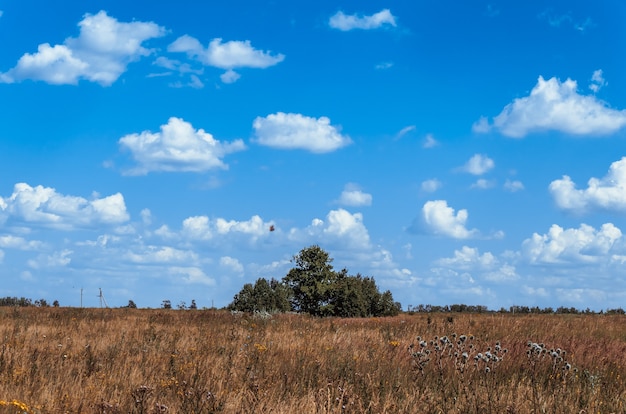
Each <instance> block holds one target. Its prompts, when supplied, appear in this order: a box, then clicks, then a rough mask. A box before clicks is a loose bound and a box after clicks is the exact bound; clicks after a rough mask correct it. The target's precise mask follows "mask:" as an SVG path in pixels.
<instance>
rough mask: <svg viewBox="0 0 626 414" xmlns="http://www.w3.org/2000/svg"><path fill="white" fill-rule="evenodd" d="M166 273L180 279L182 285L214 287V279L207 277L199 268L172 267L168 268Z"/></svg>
mask: <svg viewBox="0 0 626 414" xmlns="http://www.w3.org/2000/svg"><path fill="white" fill-rule="evenodd" d="M168 273H169V274H170V275H172V276H176V277H182V281H183V282H184V283H188V284H200V285H207V286H213V285H215V279H213V278H211V277H209V276H207V275H206V274H205V273H204V271H203V270H202V269H200V268H199V267H193V266H172V267H170V268H168Z"/></svg>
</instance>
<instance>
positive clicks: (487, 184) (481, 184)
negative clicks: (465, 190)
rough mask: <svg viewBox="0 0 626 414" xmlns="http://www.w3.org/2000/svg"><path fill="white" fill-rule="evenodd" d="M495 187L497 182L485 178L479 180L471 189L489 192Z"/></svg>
mask: <svg viewBox="0 0 626 414" xmlns="http://www.w3.org/2000/svg"><path fill="white" fill-rule="evenodd" d="M495 185H496V182H495V181H494V180H485V179H484V178H479V179H478V180H476V182H475V183H474V184H472V185H471V186H470V188H476V189H478V190H488V189H490V188H493V187H495Z"/></svg>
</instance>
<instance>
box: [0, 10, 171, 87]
mask: <svg viewBox="0 0 626 414" xmlns="http://www.w3.org/2000/svg"><path fill="white" fill-rule="evenodd" d="M78 26H79V27H80V34H79V36H78V37H75V38H74V37H70V38H67V39H66V40H65V42H64V43H63V44H62V45H54V46H51V45H50V44H49V43H43V44H40V45H39V47H38V48H37V52H35V53H33V54H30V53H26V54H24V55H23V56H22V57H21V58H20V59H19V60H18V62H17V65H16V66H15V67H14V68H12V69H10V70H9V71H7V72H5V73H2V74H0V82H4V83H13V82H20V81H23V80H25V79H32V80H38V81H43V82H47V83H51V84H55V85H61V84H71V85H75V84H77V83H78V81H79V80H81V79H84V80H87V81H90V82H96V83H99V84H100V85H102V86H109V85H111V84H112V83H114V82H115V81H116V80H117V79H118V78H119V77H120V76H121V75H122V74H123V73H124V72H125V71H126V68H127V66H128V64H129V63H131V62H134V61H137V60H139V59H140V58H141V57H142V56H147V55H149V54H150V53H151V52H150V50H149V49H146V48H145V47H143V46H142V44H143V43H144V42H145V41H147V40H149V39H152V38H156V37H160V36H163V35H164V34H165V29H164V28H162V27H160V26H158V25H157V24H155V23H151V22H138V21H136V22H130V23H123V22H119V21H118V20H117V19H115V18H113V17H110V16H108V15H107V13H106V12H104V11H100V12H99V13H97V14H95V15H92V14H86V15H85V16H84V18H83V20H81V21H80V22H79V23H78Z"/></svg>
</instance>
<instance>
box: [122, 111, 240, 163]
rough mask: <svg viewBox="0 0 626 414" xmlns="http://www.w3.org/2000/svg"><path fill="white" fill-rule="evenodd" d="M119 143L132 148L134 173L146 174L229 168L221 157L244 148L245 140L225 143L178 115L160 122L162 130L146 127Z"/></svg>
mask: <svg viewBox="0 0 626 414" xmlns="http://www.w3.org/2000/svg"><path fill="white" fill-rule="evenodd" d="M119 144H120V146H122V147H124V148H127V149H129V150H130V151H131V153H132V155H133V158H134V159H135V161H137V163H138V166H137V167H136V168H134V169H133V170H131V171H130V173H131V174H147V173H148V172H151V171H193V172H202V171H207V170H210V169H213V168H222V169H226V168H228V166H227V165H226V164H225V163H224V162H223V161H222V157H224V156H225V155H227V154H230V153H233V152H237V151H242V150H244V149H245V145H244V143H243V141H242V140H235V141H233V142H230V143H224V142H220V141H218V140H216V139H215V138H213V136H212V135H211V134H209V133H207V132H205V131H204V130H203V129H198V130H196V129H194V128H193V126H192V125H191V124H190V123H188V122H185V121H184V120H182V119H180V118H176V117H172V118H170V119H169V121H168V123H167V125H162V126H161V132H157V133H151V132H149V131H143V132H142V133H140V134H130V135H126V136H124V137H122V138H121V139H120V140H119Z"/></svg>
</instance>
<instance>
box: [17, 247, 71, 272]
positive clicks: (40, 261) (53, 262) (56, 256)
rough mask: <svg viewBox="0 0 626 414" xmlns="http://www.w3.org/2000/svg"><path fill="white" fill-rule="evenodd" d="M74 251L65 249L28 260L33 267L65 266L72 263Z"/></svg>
mask: <svg viewBox="0 0 626 414" xmlns="http://www.w3.org/2000/svg"><path fill="white" fill-rule="evenodd" d="M73 253H74V252H73V251H72V250H69V249H63V250H62V251H60V252H54V253H52V254H49V255H44V254H42V255H39V256H38V257H37V259H31V260H28V262H27V263H28V266H30V267H31V268H33V269H47V268H51V267H65V266H67V265H69V264H70V262H71V261H72V258H71V257H70V256H71V255H72V254H73Z"/></svg>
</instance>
